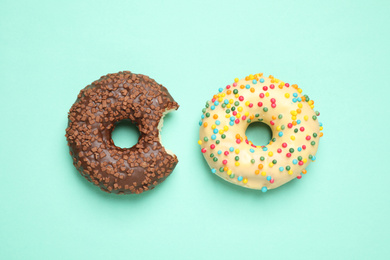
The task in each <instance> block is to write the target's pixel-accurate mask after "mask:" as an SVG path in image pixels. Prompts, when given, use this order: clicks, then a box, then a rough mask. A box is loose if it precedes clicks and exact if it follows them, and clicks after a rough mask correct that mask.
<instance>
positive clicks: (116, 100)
mask: <svg viewBox="0 0 390 260" xmlns="http://www.w3.org/2000/svg"><path fill="white" fill-rule="evenodd" d="M178 108H179V105H178V104H177V103H176V102H175V101H174V99H173V98H172V97H171V95H170V94H169V92H168V90H167V89H166V88H165V87H163V86H162V85H160V84H158V83H156V81H154V80H153V79H151V78H149V77H147V76H145V75H141V74H133V73H131V72H129V71H123V72H119V73H114V74H108V75H106V76H103V77H101V78H100V79H99V80H97V81H95V82H93V83H92V84H91V85H89V86H87V87H85V88H84V89H82V90H81V91H80V94H79V95H78V96H77V100H76V102H75V103H74V104H73V106H72V107H71V109H70V111H69V115H68V119H69V122H68V128H67V129H66V135H65V136H66V139H67V140H68V145H69V150H70V155H71V156H72V157H73V164H74V165H75V167H76V168H77V170H78V171H79V172H80V173H81V175H83V176H84V177H85V178H86V179H87V180H88V181H90V182H92V183H93V184H95V185H97V186H99V187H100V188H101V189H102V190H103V191H106V192H109V193H116V194H129V193H137V194H138V193H141V192H143V191H146V190H150V189H153V188H154V187H155V186H156V185H157V184H159V183H161V182H163V181H164V180H165V179H166V178H167V177H168V176H169V174H170V173H171V172H172V171H173V169H174V168H175V166H176V164H177V163H178V160H177V157H176V156H175V155H173V156H172V155H170V154H168V153H167V152H166V151H165V149H164V147H163V146H162V145H161V143H160V141H159V130H158V129H157V126H158V123H159V121H160V120H161V118H162V117H163V112H164V111H166V110H171V109H178ZM123 119H130V120H131V121H132V122H133V123H134V124H135V125H136V126H137V127H138V129H139V132H140V136H139V139H138V143H137V144H135V145H134V146H133V147H131V148H129V149H123V148H120V147H117V146H115V144H114V142H113V140H112V139H111V133H112V131H113V130H114V128H115V124H116V123H117V122H119V121H121V120H123Z"/></svg>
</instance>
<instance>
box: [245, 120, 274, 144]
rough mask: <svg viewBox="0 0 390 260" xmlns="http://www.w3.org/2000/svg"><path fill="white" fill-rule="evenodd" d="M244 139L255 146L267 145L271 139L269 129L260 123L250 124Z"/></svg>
mask: <svg viewBox="0 0 390 260" xmlns="http://www.w3.org/2000/svg"><path fill="white" fill-rule="evenodd" d="M245 135H246V137H247V138H248V140H249V141H251V142H252V143H253V144H254V145H256V146H262V145H267V144H269V142H270V141H271V139H272V130H271V128H270V127H269V126H268V125H267V124H265V123H262V122H254V123H251V124H250V125H249V126H248V128H247V129H246V132H245Z"/></svg>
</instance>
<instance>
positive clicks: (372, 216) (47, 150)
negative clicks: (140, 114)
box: [0, 0, 390, 260]
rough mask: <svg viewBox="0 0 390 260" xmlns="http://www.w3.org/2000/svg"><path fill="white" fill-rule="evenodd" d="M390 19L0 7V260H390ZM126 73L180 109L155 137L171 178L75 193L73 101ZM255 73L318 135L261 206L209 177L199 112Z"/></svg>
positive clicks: (376, 11) (308, 11)
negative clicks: (290, 89)
mask: <svg viewBox="0 0 390 260" xmlns="http://www.w3.org/2000/svg"><path fill="white" fill-rule="evenodd" d="M389 11H390V3H389V1H339V0H337V1H218V2H212V1H153V2H149V1H11V0H1V1H0V78H1V81H0V111H1V116H0V118H1V121H0V138H1V139H0V181H1V184H2V185H1V188H0V259H4V260H8V259H389V254H390V249H389V248H390V246H389V242H390V235H389V234H390V209H389V205H390V189H389V187H390V186H389V184H390V177H389V176H390V173H389V172H390V170H389V165H390V160H389V158H390V157H389V156H390V152H389V149H390V139H389V132H388V129H389V126H390V124H389V120H390V119H389V112H390V111H389V107H388V102H389V97H390V91H389V89H390V84H389V82H390V72H389V60H390V51H389V46H390V36H389V26H390V19H389ZM120 70H131V71H133V72H136V73H143V74H146V75H149V76H150V77H152V78H154V79H155V80H156V81H157V82H159V83H162V84H164V85H165V86H166V87H167V88H168V89H169V91H170V93H171V94H172V96H173V97H174V98H175V99H176V100H177V101H178V103H179V104H180V106H181V107H180V109H179V110H178V111H177V112H175V113H172V114H170V115H169V116H167V118H166V121H165V123H164V129H163V133H162V138H163V143H164V145H165V146H166V147H167V148H168V149H170V150H172V151H174V152H175V153H176V154H177V156H178V158H179V164H178V165H177V167H176V169H175V171H174V172H173V174H172V175H171V176H170V177H169V178H168V179H167V180H166V181H165V182H164V183H163V184H161V185H160V186H158V187H157V188H156V189H155V190H153V191H151V192H146V193H144V194H142V195H139V196H116V195H110V194H106V193H103V192H101V191H100V190H99V189H97V188H96V187H94V186H93V185H91V184H90V183H88V182H87V181H85V180H84V179H83V178H82V177H81V176H80V174H78V172H77V171H76V169H75V168H74V167H73V165H72V160H71V157H70V156H69V154H68V147H67V144H66V140H65V137H64V135H65V128H66V125H67V112H68V111H69V108H70V107H71V105H72V104H73V102H74V101H75V99H76V96H77V94H78V93H79V91H80V89H82V88H83V87H85V86H86V85H88V84H89V83H91V82H92V81H94V80H96V79H98V78H99V77H100V76H102V75H104V74H107V73H113V72H118V71H120ZM257 72H264V73H265V74H266V75H269V74H272V75H274V76H275V77H278V78H280V79H282V80H284V81H285V82H289V83H290V84H293V83H297V84H299V86H300V87H301V88H302V89H303V91H304V93H307V94H308V95H309V96H310V97H311V98H312V99H314V100H315V105H316V109H318V110H319V111H320V112H321V115H320V117H319V120H320V122H323V123H324V137H323V138H322V139H321V142H320V146H319V150H318V153H317V160H316V162H315V163H313V164H310V166H309V167H308V169H307V170H308V173H307V174H306V175H305V176H304V177H303V178H302V179H301V180H294V181H292V182H290V183H288V184H286V185H284V186H282V187H280V188H278V189H276V190H271V191H269V192H267V193H265V194H263V193H261V192H259V191H253V190H246V189H244V188H241V187H236V186H233V185H231V184H229V183H227V182H225V181H223V180H222V179H220V178H219V177H217V176H213V175H212V174H211V172H210V169H209V168H208V166H207V164H206V163H205V161H204V159H203V156H202V154H201V153H200V151H199V148H198V144H197V140H198V127H199V126H198V121H199V118H200V115H201V109H202V108H203V106H204V104H205V101H206V100H207V99H210V98H211V97H212V95H213V94H215V93H216V92H217V89H218V88H219V87H224V86H226V84H229V83H231V82H232V81H233V79H234V78H235V77H239V78H242V77H244V76H246V75H248V74H250V73H257ZM122 130H123V129H122ZM125 134H126V131H121V132H120V133H119V137H118V138H119V139H121V138H123V139H126V138H127V137H126V136H124V135H125ZM121 136H122V137H121Z"/></svg>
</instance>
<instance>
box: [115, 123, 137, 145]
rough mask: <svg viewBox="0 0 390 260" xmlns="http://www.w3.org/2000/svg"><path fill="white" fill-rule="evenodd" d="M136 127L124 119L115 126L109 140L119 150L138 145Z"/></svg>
mask: <svg viewBox="0 0 390 260" xmlns="http://www.w3.org/2000/svg"><path fill="white" fill-rule="evenodd" d="M139 135H140V134H139V130H138V127H137V126H136V125H135V124H133V123H132V122H131V120H130V119H124V120H121V121H119V122H117V123H116V124H115V128H114V131H112V134H111V138H112V140H113V141H114V144H115V145H116V146H118V147H120V148H131V147H133V146H134V145H135V144H136V143H138V138H139Z"/></svg>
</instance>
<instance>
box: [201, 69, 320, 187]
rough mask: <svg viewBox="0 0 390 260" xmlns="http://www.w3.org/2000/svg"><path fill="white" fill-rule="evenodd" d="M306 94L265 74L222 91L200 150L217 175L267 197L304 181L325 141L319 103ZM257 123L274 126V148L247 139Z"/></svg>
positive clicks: (208, 115) (206, 121)
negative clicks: (294, 181) (249, 129)
mask: <svg viewBox="0 0 390 260" xmlns="http://www.w3.org/2000/svg"><path fill="white" fill-rule="evenodd" d="M301 93H302V89H300V88H298V86H297V85H295V84H294V85H291V86H290V85H289V84H288V83H284V82H283V81H280V80H279V79H276V78H274V77H273V76H269V77H268V78H267V77H264V76H263V74H262V73H259V74H255V75H249V76H247V77H246V78H244V79H241V80H239V79H238V78H236V79H235V80H234V83H232V84H231V85H227V86H226V87H225V88H220V89H219V93H218V94H216V95H214V96H213V98H212V99H211V101H208V102H206V107H205V108H204V109H203V110H202V112H203V115H202V116H201V120H200V121H199V125H200V130H199V137H200V140H199V141H198V144H199V145H200V146H201V151H202V153H203V155H204V158H205V159H206V161H207V163H208V164H209V166H210V168H211V171H212V173H215V174H216V175H218V176H220V177H221V178H223V179H225V180H227V181H229V182H231V183H233V184H236V185H239V186H242V187H246V188H250V189H258V190H262V191H263V192H266V191H267V190H269V189H274V188H277V187H279V186H280V185H283V184H284V183H286V182H288V181H290V180H292V179H294V178H298V179H300V178H301V177H302V174H305V173H306V170H305V168H306V167H307V166H308V165H309V163H310V162H311V161H314V160H315V159H316V157H315V154H316V152H317V148H318V143H319V138H320V137H321V136H322V132H320V131H321V130H322V124H321V123H319V122H318V119H317V117H318V116H319V112H314V110H313V109H314V101H313V100H311V99H310V98H309V97H308V96H307V95H302V94H301ZM254 122H263V123H265V124H267V125H269V126H270V128H271V130H272V133H273V136H272V139H271V141H270V142H269V144H268V145H266V146H256V145H254V144H253V143H252V142H250V141H249V140H248V139H247V137H246V136H245V131H246V129H247V127H248V125H249V124H251V123H254Z"/></svg>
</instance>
